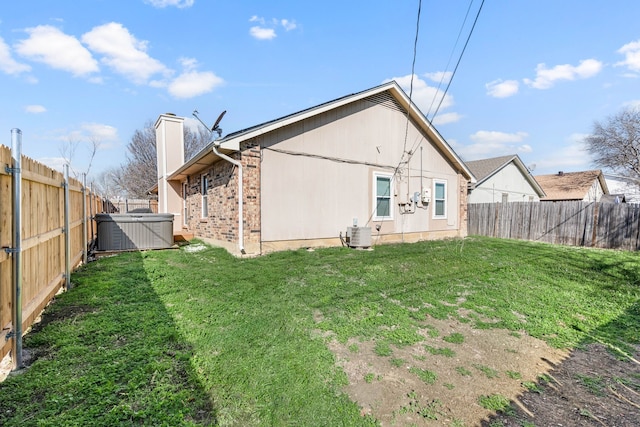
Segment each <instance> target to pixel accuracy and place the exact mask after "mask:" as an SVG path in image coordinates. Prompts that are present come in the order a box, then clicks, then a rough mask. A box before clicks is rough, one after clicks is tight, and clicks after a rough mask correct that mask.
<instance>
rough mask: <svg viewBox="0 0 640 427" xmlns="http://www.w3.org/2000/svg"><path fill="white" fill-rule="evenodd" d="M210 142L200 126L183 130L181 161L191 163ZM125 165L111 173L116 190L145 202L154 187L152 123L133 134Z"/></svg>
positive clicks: (154, 156)
mask: <svg viewBox="0 0 640 427" xmlns="http://www.w3.org/2000/svg"><path fill="white" fill-rule="evenodd" d="M209 140H210V132H209V131H208V130H207V129H205V128H204V127H203V126H199V127H198V128H197V129H195V130H193V129H191V128H189V127H188V126H185V127H184V157H185V161H186V160H189V159H191V157H193V156H194V155H195V154H196V153H198V151H200V150H201V149H203V148H204V147H205V146H206V145H207V144H208V143H209ZM127 151H128V155H127V161H126V163H125V164H124V165H122V166H121V167H120V168H119V169H115V170H111V171H110V179H111V180H112V184H113V186H114V187H115V188H119V189H121V190H122V191H123V192H124V193H125V194H126V195H127V196H128V197H133V198H146V197H147V193H148V191H149V190H150V189H151V188H152V187H153V186H154V185H155V184H156V183H157V181H158V176H157V155H156V130H155V127H154V123H153V122H152V121H147V123H146V124H145V126H144V128H143V129H142V130H140V129H138V130H136V131H135V132H134V133H133V136H132V137H131V141H129V144H127Z"/></svg>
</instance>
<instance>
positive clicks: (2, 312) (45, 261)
mask: <svg viewBox="0 0 640 427" xmlns="http://www.w3.org/2000/svg"><path fill="white" fill-rule="evenodd" d="M11 165H12V155H11V150H10V149H9V148H7V147H5V146H2V145H0V246H2V248H3V250H2V251H0V325H1V326H2V331H1V332H0V358H2V357H4V356H5V355H6V354H7V353H8V352H9V351H10V350H11V347H12V345H13V346H15V341H16V337H15V333H14V332H15V330H16V328H15V325H13V319H14V314H15V313H14V310H15V301H14V299H15V298H16V296H15V290H14V287H15V283H14V282H15V278H14V277H13V268H12V266H13V263H12V258H14V257H15V256H16V255H15V249H14V248H15V247H14V246H13V245H14V242H13V236H14V233H13V232H12V224H13V215H14V206H13V203H12V201H13V187H12V182H13V181H12V179H13V176H14V175H15V172H12V171H11V169H10V168H11V167H12V166H11ZM20 175H21V178H22V179H21V186H22V205H21V218H22V224H21V225H22V226H21V237H22V238H21V239H20V240H21V245H20V246H21V251H20V255H21V257H22V258H21V260H22V286H21V293H20V295H19V297H18V298H17V300H18V301H21V306H22V312H21V317H22V322H21V323H22V325H21V328H18V330H22V331H25V330H27V328H28V327H29V326H31V325H32V324H33V322H34V320H35V319H36V318H37V316H38V315H39V314H40V312H41V311H42V309H43V308H44V307H45V306H46V305H47V304H48V303H49V301H51V299H52V298H53V297H54V296H55V294H56V293H57V292H58V291H59V290H60V289H61V288H62V287H63V286H64V285H65V283H66V279H67V275H66V267H67V266H68V265H69V266H70V267H71V268H72V269H73V268H75V267H77V266H78V265H79V264H80V263H81V262H82V261H83V257H84V258H85V261H86V255H87V250H88V245H89V244H90V243H91V242H93V241H94V239H95V236H96V232H97V227H96V224H95V223H94V222H93V219H92V217H93V215H94V214H96V213H100V212H102V211H103V201H102V199H101V198H100V197H98V196H96V195H95V194H91V192H90V191H89V190H88V189H86V188H85V187H84V186H83V185H82V183H81V182H80V181H78V180H76V179H72V178H70V179H69V180H68V184H67V188H68V197H69V203H68V205H67V206H68V220H67V219H66V218H65V177H64V175H63V174H62V173H60V172H58V171H55V170H53V169H51V168H48V167H47V166H44V165H42V164H40V163H38V162H36V161H34V160H32V159H29V158H27V157H24V156H23V157H22V166H21V170H20ZM83 199H84V203H83ZM67 221H68V222H67ZM67 223H68V230H66V229H65V224H67ZM67 231H68V234H69V240H68V242H69V250H68V252H67V246H66V233H67ZM12 249H13V250H14V252H12ZM67 253H68V254H69V255H70V256H69V259H68V260H67V258H66V255H67ZM20 345H21V339H20ZM14 349H15V347H14ZM12 356H13V355H12ZM13 359H14V363H15V357H13Z"/></svg>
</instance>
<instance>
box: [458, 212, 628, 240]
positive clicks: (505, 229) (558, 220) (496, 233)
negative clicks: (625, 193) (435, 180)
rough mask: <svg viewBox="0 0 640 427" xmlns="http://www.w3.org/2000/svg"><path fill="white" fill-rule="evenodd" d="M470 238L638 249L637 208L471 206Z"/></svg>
mask: <svg viewBox="0 0 640 427" xmlns="http://www.w3.org/2000/svg"><path fill="white" fill-rule="evenodd" d="M467 212H468V215H469V218H468V224H469V225H468V227H469V228H468V229H469V234H471V235H474V234H475V235H480V236H490V237H498V238H503V239H520V240H534V241H540V242H546V243H554V244H561V245H570V246H589V247H598V248H608V249H625V250H639V249H640V205H633V204H624V203H622V204H614V203H593V202H554V203H551V202H512V203H473V204H470V205H469V206H468V210H467Z"/></svg>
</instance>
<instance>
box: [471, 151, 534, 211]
mask: <svg viewBox="0 0 640 427" xmlns="http://www.w3.org/2000/svg"><path fill="white" fill-rule="evenodd" d="M465 163H466V164H467V167H468V168H469V170H471V172H472V173H473V175H474V176H475V177H476V179H477V180H478V181H477V182H476V183H475V184H472V185H470V186H469V198H468V200H467V201H468V203H495V202H502V203H507V202H539V201H540V199H541V198H542V197H544V196H545V193H544V190H543V189H542V187H540V184H538V182H537V181H536V180H535V178H534V177H533V175H531V173H530V172H529V169H527V167H526V166H525V165H524V163H522V160H520V157H518V155H517V154H511V155H509V156H501V157H493V158H490V159H481V160H473V161H470V162H465Z"/></svg>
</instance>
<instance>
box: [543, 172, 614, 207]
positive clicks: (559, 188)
mask: <svg viewBox="0 0 640 427" xmlns="http://www.w3.org/2000/svg"><path fill="white" fill-rule="evenodd" d="M535 178H536V180H537V181H538V183H539V184H540V186H541V187H542V188H543V189H544V192H545V193H547V197H545V198H544V200H582V199H584V197H585V195H586V194H587V192H588V191H589V189H590V188H591V186H592V185H593V181H595V180H598V181H599V182H600V186H601V187H602V191H604V193H605V194H609V190H608V188H607V184H606V182H605V179H604V175H602V171H601V170H599V169H598V170H590V171H582V172H558V173H556V174H553V175H536V177H535Z"/></svg>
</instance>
